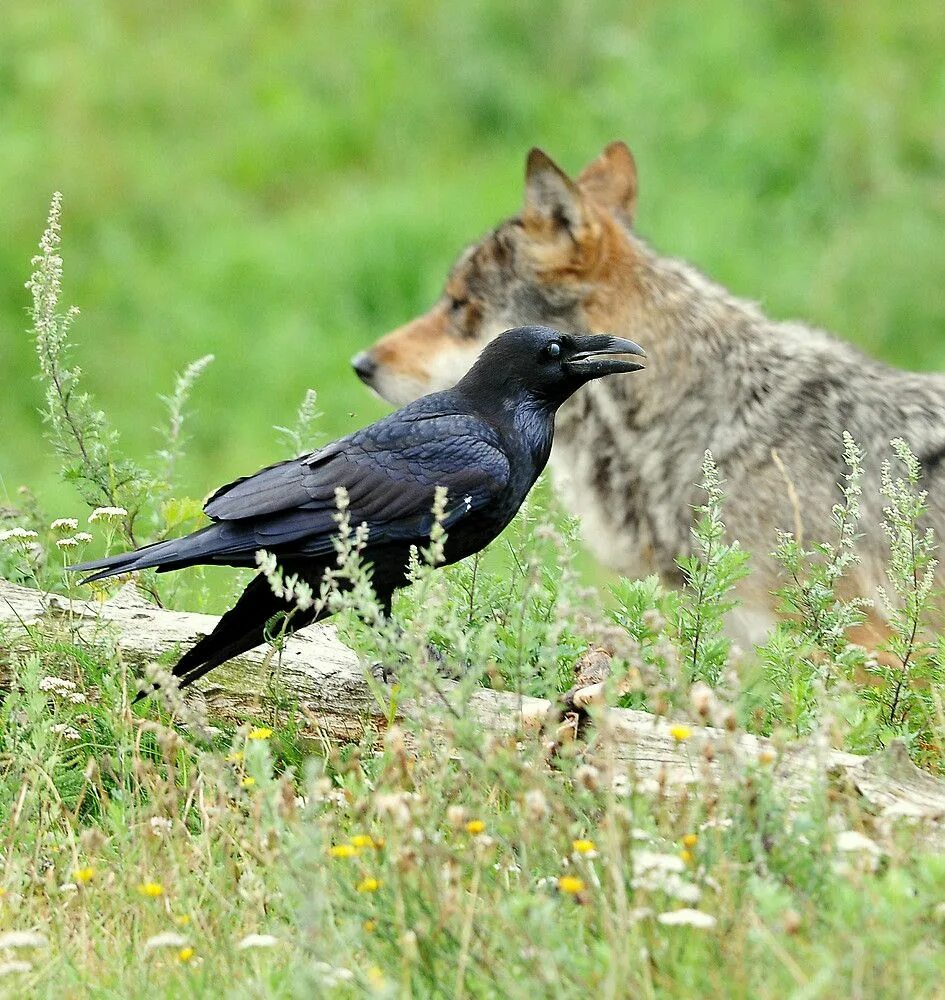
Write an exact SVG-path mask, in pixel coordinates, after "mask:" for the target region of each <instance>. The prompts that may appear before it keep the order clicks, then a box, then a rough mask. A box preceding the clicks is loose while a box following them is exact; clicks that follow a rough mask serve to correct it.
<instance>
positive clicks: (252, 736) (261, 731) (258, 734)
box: [246, 726, 272, 740]
mask: <svg viewBox="0 0 945 1000" xmlns="http://www.w3.org/2000/svg"><path fill="white" fill-rule="evenodd" d="M270 736H272V730H271V729H270V728H269V727H268V726H258V727H257V728H256V729H251V730H250V731H249V735H248V736H247V737H246V738H247V739H248V740H268V739H269V737H270Z"/></svg>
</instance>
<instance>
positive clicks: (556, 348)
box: [545, 340, 561, 358]
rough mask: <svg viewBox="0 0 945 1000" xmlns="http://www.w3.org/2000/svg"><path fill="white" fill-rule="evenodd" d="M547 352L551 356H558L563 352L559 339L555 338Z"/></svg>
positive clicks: (546, 349)
mask: <svg viewBox="0 0 945 1000" xmlns="http://www.w3.org/2000/svg"><path fill="white" fill-rule="evenodd" d="M545 354H547V355H548V357H549V358H557V357H558V356H559V355H560V354H561V345H560V344H559V343H558V341H557V340H553V341H552V342H551V343H550V344H549V345H548V346H547V347H546V348H545Z"/></svg>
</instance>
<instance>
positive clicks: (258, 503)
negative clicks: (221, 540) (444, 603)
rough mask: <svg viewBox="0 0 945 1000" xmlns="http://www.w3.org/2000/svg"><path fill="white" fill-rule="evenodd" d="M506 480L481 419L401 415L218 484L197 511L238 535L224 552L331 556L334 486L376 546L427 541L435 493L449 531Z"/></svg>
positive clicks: (492, 436) (502, 460) (501, 456)
mask: <svg viewBox="0 0 945 1000" xmlns="http://www.w3.org/2000/svg"><path fill="white" fill-rule="evenodd" d="M509 473H510V469H509V462H508V458H507V457H506V455H505V453H504V451H503V448H502V443H501V441H500V440H499V437H498V435H497V434H496V432H495V430H494V429H493V428H492V427H490V426H489V425H488V424H486V423H485V422H484V421H482V420H481V419H479V418H478V417H474V416H472V415H471V414H466V413H452V412H434V413H429V412H423V411H420V412H418V413H409V412H408V413H404V412H403V411H400V412H398V413H394V414H391V415H390V417H388V418H385V419H384V420H381V421H378V422H377V423H376V424H373V425H371V426H370V427H367V428H364V429H363V430H361V431H358V432H357V433H355V434H352V435H351V436H349V437H347V438H343V439H341V440H340V441H336V442H333V443H332V444H330V445H328V446H327V447H325V448H322V449H321V450H319V451H316V452H313V453H312V454H310V455H306V456H303V457H302V458H298V459H294V460H292V461H289V462H282V463H280V464H279V465H274V466H271V467H269V468H268V469H263V470H262V471H261V472H258V473H257V474H256V475H254V476H250V477H248V478H246V479H240V480H237V481H236V482H234V483H231V484H230V485H228V486H224V487H223V488H222V489H220V490H217V492H216V493H214V494H213V496H212V497H210V499H209V500H208V501H207V504H206V506H205V508H204V509H205V511H206V513H207V514H208V515H209V516H210V517H211V518H212V519H213V520H214V521H217V522H226V523H227V524H228V525H232V527H233V528H234V529H242V530H238V531H236V532H235V534H236V535H238V536H240V537H239V542H237V539H236V538H235V537H234V538H233V539H232V542H233V543H235V544H234V546H233V547H232V548H231V547H230V546H227V549H228V553H227V554H233V552H234V548H235V547H237V546H238V547H239V549H241V550H245V551H255V550H256V549H260V548H267V549H273V550H275V551H277V552H279V553H280V554H283V555H300V556H303V555H304V556H312V555H318V554H320V553H325V552H330V551H331V549H332V538H333V536H334V535H335V534H336V532H337V523H336V514H337V510H338V506H337V498H336V491H337V490H338V489H339V488H342V489H344V490H345V491H346V493H347V496H348V514H349V516H350V519H351V523H352V524H354V525H359V524H362V523H363V524H366V525H367V527H368V532H369V535H368V538H369V544H372V545H373V544H378V543H383V542H391V541H407V540H419V539H422V538H424V537H425V536H426V535H428V534H429V532H430V529H431V527H432V526H433V503H434V498H435V492H436V488H437V486H442V487H445V488H446V491H447V504H446V516H445V518H444V527H445V528H446V530H447V531H448V530H449V529H450V528H451V527H453V526H454V525H455V524H457V523H459V521H461V520H462V518H464V517H465V516H467V515H468V514H470V513H472V512H473V511H476V510H479V509H481V508H482V507H484V506H487V505H488V504H490V503H491V502H492V501H493V500H494V499H495V498H496V497H497V496H498V495H499V494H500V493H501V491H502V490H503V489H504V488H505V486H506V485H507V483H508V481H509ZM223 554H224V553H219V555H223Z"/></svg>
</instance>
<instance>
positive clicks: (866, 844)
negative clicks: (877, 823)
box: [837, 830, 883, 857]
mask: <svg viewBox="0 0 945 1000" xmlns="http://www.w3.org/2000/svg"><path fill="white" fill-rule="evenodd" d="M837 850H838V851H863V852H864V853H866V854H872V855H873V856H874V857H879V855H881V854H882V853H883V852H882V848H881V847H880V846H879V844H877V843H876V841H875V840H870V838H869V837H866V836H864V835H863V834H862V833H859V832H857V831H856V830H844V831H843V832H842V833H838V834H837Z"/></svg>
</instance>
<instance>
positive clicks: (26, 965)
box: [0, 958, 33, 976]
mask: <svg viewBox="0 0 945 1000" xmlns="http://www.w3.org/2000/svg"><path fill="white" fill-rule="evenodd" d="M32 968H33V963H32V962H25V961H23V959H18V958H15V959H13V961H12V962H0V976H9V975H11V974H12V973H14V972H29V971H30V969H32Z"/></svg>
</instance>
